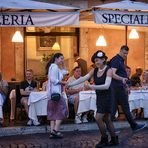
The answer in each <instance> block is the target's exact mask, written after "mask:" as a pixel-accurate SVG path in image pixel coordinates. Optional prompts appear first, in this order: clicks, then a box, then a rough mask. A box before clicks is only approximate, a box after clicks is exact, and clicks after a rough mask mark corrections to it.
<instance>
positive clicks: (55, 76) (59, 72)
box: [47, 63, 68, 99]
mask: <svg viewBox="0 0 148 148" xmlns="http://www.w3.org/2000/svg"><path fill="white" fill-rule="evenodd" d="M67 73H68V71H67V70H66V69H60V68H59V67H58V65H57V64H55V63H53V64H51V65H50V67H49V70H48V85H47V94H48V98H49V99H50V96H51V93H59V94H62V89H61V84H59V83H58V82H59V81H61V80H62V79H63V76H64V75H66V74H67Z"/></svg>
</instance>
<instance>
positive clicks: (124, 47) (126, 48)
mask: <svg viewBox="0 0 148 148" xmlns="http://www.w3.org/2000/svg"><path fill="white" fill-rule="evenodd" d="M120 50H126V51H129V47H128V46H127V45H123V46H121V48H120Z"/></svg>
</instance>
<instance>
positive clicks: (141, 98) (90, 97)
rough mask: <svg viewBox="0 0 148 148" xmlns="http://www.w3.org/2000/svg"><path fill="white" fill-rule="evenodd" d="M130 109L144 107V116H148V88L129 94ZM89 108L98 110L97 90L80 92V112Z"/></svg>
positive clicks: (132, 91)
mask: <svg viewBox="0 0 148 148" xmlns="http://www.w3.org/2000/svg"><path fill="white" fill-rule="evenodd" d="M129 107H130V111H132V110H134V109H138V108H143V110H144V118H148V90H131V93H130V94H129ZM89 110H93V111H95V112H96V94H95V91H92V90H91V91H90V90H89V91H81V92H79V106H78V112H77V113H78V114H79V113H83V112H86V111H89Z"/></svg>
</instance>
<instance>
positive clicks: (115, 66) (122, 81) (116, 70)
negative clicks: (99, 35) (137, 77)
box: [109, 45, 145, 131]
mask: <svg viewBox="0 0 148 148" xmlns="http://www.w3.org/2000/svg"><path fill="white" fill-rule="evenodd" d="M128 52H129V48H128V46H126V45H123V46H122V47H121V48H120V51H119V53H118V54H117V55H116V56H114V57H113V58H112V59H111V61H110V63H109V64H110V66H111V68H112V71H113V81H112V89H113V92H112V93H113V103H112V107H113V108H112V118H113V117H114V116H115V113H116V108H117V105H118V103H120V105H121V107H122V110H123V112H124V114H125V116H126V118H127V120H128V122H129V124H130V126H131V128H132V130H133V131H138V130H141V129H143V128H144V127H145V124H140V125H139V124H137V123H136V122H135V120H134V119H133V117H132V115H131V112H130V108H129V103H128V92H127V91H126V83H127V80H128V78H127V73H126V70H125V67H126V66H125V63H124V62H125V61H124V60H125V59H126V58H127V55H128Z"/></svg>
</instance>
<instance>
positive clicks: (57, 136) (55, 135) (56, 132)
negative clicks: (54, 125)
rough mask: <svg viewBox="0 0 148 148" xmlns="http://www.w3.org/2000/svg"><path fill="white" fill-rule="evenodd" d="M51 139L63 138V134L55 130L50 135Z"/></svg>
mask: <svg viewBox="0 0 148 148" xmlns="http://www.w3.org/2000/svg"><path fill="white" fill-rule="evenodd" d="M50 138H63V134H61V133H60V132H59V131H56V130H53V132H51V133H50Z"/></svg>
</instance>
